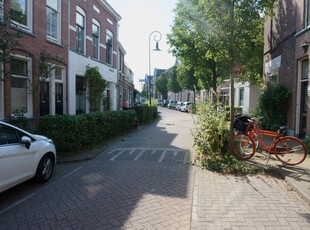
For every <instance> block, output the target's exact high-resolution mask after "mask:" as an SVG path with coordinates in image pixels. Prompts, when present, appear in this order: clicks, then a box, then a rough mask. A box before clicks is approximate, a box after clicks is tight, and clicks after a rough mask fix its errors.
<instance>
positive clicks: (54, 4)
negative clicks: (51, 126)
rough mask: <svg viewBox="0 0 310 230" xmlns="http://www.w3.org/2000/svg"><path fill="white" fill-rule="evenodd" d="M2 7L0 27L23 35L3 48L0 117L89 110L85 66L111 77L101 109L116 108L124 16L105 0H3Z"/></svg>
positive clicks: (108, 79) (1, 0)
mask: <svg viewBox="0 0 310 230" xmlns="http://www.w3.org/2000/svg"><path fill="white" fill-rule="evenodd" d="M0 9H1V10H0V21H1V23H0V33H1V34H4V31H6V32H9V33H10V34H15V33H18V34H20V35H21V36H20V37H19V38H17V40H18V43H19V44H17V45H11V46H9V47H4V46H1V48H0V56H1V60H2V61H1V63H0V74H1V75H0V77H1V81H0V119H4V120H10V119H11V116H12V114H14V113H16V112H19V111H22V112H23V114H24V115H25V116H26V117H27V118H33V119H34V120H35V119H36V118H38V117H39V116H41V115H45V114H51V115H55V114H65V113H68V114H79V113H88V112H89V103H88V99H87V85H86V82H85V78H84V73H85V71H86V66H90V67H98V69H99V71H100V73H101V75H102V76H103V78H104V79H105V80H106V81H107V89H106V92H105V100H103V102H102V105H101V110H107V109H111V110H115V109H117V104H118V99H117V98H118V97H117V91H118V89H117V83H118V65H119V62H118V61H117V60H118V52H117V51H118V50H117V44H118V29H119V21H120V20H121V17H120V15H119V14H118V13H117V12H116V11H115V10H114V9H113V8H112V7H111V6H110V5H109V4H108V3H107V2H106V1H105V0H88V1H84V0H68V1H61V0H47V1H43V2H42V1H33V0H27V1H22V0H14V1H13V0H7V1H4V0H0Z"/></svg>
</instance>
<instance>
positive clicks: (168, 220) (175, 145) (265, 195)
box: [0, 107, 310, 230]
mask: <svg viewBox="0 0 310 230" xmlns="http://www.w3.org/2000/svg"><path fill="white" fill-rule="evenodd" d="M158 111H159V115H160V119H159V120H157V121H156V122H155V123H153V124H151V125H148V126H145V127H143V126H142V127H140V128H139V130H136V131H134V132H133V133H130V134H128V135H125V136H123V137H121V138H119V139H117V140H115V141H112V142H111V143H110V144H108V145H107V147H106V148H105V149H104V151H102V153H101V154H99V155H98V156H97V157H96V158H95V159H93V160H89V161H87V162H78V163H77V162H75V163H67V164H59V165H57V166H56V168H55V174H54V176H53V179H52V180H51V181H50V182H48V183H47V184H44V185H36V184H34V182H27V183H25V184H23V185H21V186H18V187H15V188H13V189H11V190H9V191H7V192H5V193H3V194H0V229H1V230H4V229H310V207H309V205H308V204H307V203H305V202H304V201H303V200H302V199H301V198H300V197H299V196H298V195H297V193H296V192H294V191H293V190H292V189H291V188H290V187H289V186H288V185H287V184H286V183H285V181H284V180H281V179H278V178H274V177H271V176H265V175H256V176H243V177H235V176H231V175H220V174H217V173H213V172H209V171H207V170H202V169H200V168H198V167H196V166H194V165H192V164H191V160H192V159H193V158H194V147H193V137H192V132H193V130H194V127H195V124H194V121H193V120H194V116H193V115H191V114H188V113H181V112H178V111H174V110H169V109H167V108H162V107H159V108H158ZM22 189H25V191H26V192H25V193H23V190H22Z"/></svg>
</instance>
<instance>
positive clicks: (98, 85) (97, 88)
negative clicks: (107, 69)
mask: <svg viewBox="0 0 310 230" xmlns="http://www.w3.org/2000/svg"><path fill="white" fill-rule="evenodd" d="M85 79H86V82H87V86H88V99H89V104H90V112H96V111H99V110H100V102H101V101H102V98H103V96H104V90H105V88H106V86H107V82H106V80H105V79H103V77H102V75H101V74H100V72H99V68H98V67H97V66H96V67H90V66H89V65H88V66H86V72H85Z"/></svg>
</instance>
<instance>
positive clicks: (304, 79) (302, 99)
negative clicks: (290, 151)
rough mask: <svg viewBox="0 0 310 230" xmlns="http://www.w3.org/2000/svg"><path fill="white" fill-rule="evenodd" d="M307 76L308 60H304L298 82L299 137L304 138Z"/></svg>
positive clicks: (305, 130) (305, 129)
mask: <svg viewBox="0 0 310 230" xmlns="http://www.w3.org/2000/svg"><path fill="white" fill-rule="evenodd" d="M308 74H309V60H304V61H302V63H301V81H300V117H299V119H300V122H299V124H300V125H299V135H300V137H304V136H305V135H306V132H307V108H308V106H307V104H308Z"/></svg>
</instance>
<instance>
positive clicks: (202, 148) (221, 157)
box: [194, 103, 254, 174]
mask: <svg viewBox="0 0 310 230" xmlns="http://www.w3.org/2000/svg"><path fill="white" fill-rule="evenodd" d="M197 115H198V119H197V123H196V130H195V133H194V145H195V148H196V160H198V161H199V165H200V166H201V167H203V168H207V169H209V170H212V171H219V172H222V173H235V174H247V173H252V172H254V169H253V168H252V167H250V166H249V165H247V164H246V163H245V162H242V161H239V160H238V159H237V158H236V157H235V156H234V155H229V154H228V138H229V121H228V117H229V116H227V109H225V107H221V106H219V107H217V106H216V105H214V104H211V103H209V104H200V105H199V106H198V108H197Z"/></svg>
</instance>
